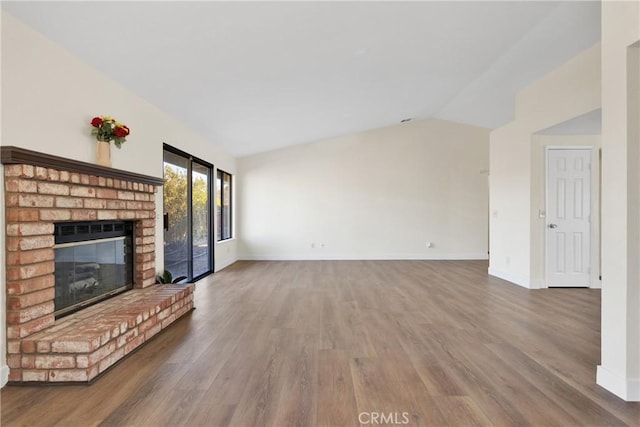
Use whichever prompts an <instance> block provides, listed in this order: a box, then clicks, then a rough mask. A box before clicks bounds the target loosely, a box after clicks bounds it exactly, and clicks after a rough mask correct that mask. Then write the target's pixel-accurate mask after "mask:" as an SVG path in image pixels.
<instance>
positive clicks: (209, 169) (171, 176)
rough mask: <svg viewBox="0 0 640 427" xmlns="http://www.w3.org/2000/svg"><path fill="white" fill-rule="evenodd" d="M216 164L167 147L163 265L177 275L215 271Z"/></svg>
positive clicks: (191, 278) (197, 274)
mask: <svg viewBox="0 0 640 427" xmlns="http://www.w3.org/2000/svg"><path fill="white" fill-rule="evenodd" d="M212 173H213V166H212V165H210V164H209V163H207V162H204V161H202V160H199V159H195V158H194V157H193V156H190V155H189V154H187V153H184V152H182V151H180V150H177V149H174V148H172V147H170V146H168V145H165V147H164V179H165V184H164V187H163V195H164V265H165V270H168V271H169V272H170V273H171V275H172V276H173V277H174V278H175V277H178V276H186V277H188V278H189V280H193V279H197V278H199V277H202V276H204V275H206V274H209V273H211V272H212V271H213V252H212V248H213V244H212V242H213V233H212V226H211V193H212V190H211V181H212V179H211V177H212Z"/></svg>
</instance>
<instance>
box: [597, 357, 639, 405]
mask: <svg viewBox="0 0 640 427" xmlns="http://www.w3.org/2000/svg"><path fill="white" fill-rule="evenodd" d="M596 384H598V385H599V386H600V387H603V388H605V389H607V390H609V391H610V392H611V393H613V394H615V395H616V396H618V397H619V398H621V399H624V400H625V401H627V402H640V378H623V377H621V376H619V375H617V374H614V373H613V372H611V371H610V370H608V369H607V368H605V367H604V366H602V365H598V369H597V371H596Z"/></svg>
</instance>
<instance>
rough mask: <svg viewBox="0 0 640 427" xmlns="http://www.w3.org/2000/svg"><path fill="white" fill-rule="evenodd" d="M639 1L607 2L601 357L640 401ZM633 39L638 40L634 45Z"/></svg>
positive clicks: (605, 373)
mask: <svg viewBox="0 0 640 427" xmlns="http://www.w3.org/2000/svg"><path fill="white" fill-rule="evenodd" d="M638 40H640V2H638V1H637V0H636V1H629V2H613V1H604V2H603V3H602V318H601V321H602V328H601V334H602V335H601V339H602V357H601V364H600V366H598V371H597V383H598V384H600V385H601V386H603V387H605V388H606V389H608V390H610V391H612V392H613V393H615V394H616V395H618V396H620V397H622V398H623V399H626V400H634V401H640V327H639V323H640V313H639V311H640V272H639V268H640V259H639V258H640V250H639V249H640V224H639V223H638V221H639V219H638V218H640V201H639V200H638V197H639V195H640V182H639V180H640V177H639V176H638V169H640V149H639V145H640V142H639V141H638V140H639V139H640V132H639V131H638V122H639V121H640V111H638V110H639V107H638V104H639V103H640V87H639V83H638V81H639V80H640V77H639V75H640V68H639V67H640V62H639V59H638V56H639V54H638ZM634 44H635V46H633V45H634Z"/></svg>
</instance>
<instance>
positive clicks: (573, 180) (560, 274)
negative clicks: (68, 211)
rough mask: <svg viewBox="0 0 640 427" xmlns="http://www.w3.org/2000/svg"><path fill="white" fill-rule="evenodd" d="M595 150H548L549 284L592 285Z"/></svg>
mask: <svg viewBox="0 0 640 427" xmlns="http://www.w3.org/2000/svg"><path fill="white" fill-rule="evenodd" d="M591 165H592V149H591V148H548V149H547V150H546V207H547V209H546V210H547V219H546V233H545V241H546V243H545V246H546V251H545V252H546V282H547V286H548V287H589V286H590V285H591V250H592V248H591V246H592V239H591V217H592V215H591V206H592V200H591V195H592V167H591Z"/></svg>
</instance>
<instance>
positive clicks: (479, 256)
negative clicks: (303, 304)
mask: <svg viewBox="0 0 640 427" xmlns="http://www.w3.org/2000/svg"><path fill="white" fill-rule="evenodd" d="M238 258H239V259H241V260H243V261H364V260H379V261H384V260H388V261H393V260H451V261H453V260H486V259H488V256H487V254H486V253H482V252H475V253H473V252H472V253H452V254H433V255H428V256H427V255H425V254H405V253H402V254H373V255H371V254H367V255H363V254H319V255H309V254H280V255H273V254H272V255H256V254H245V255H240V256H239V257H238Z"/></svg>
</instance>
